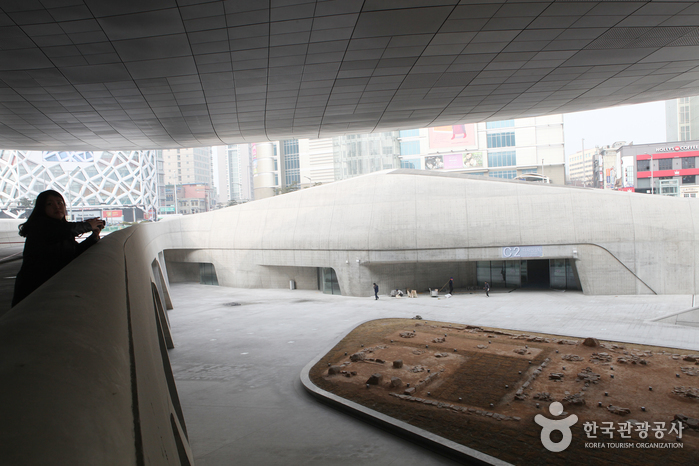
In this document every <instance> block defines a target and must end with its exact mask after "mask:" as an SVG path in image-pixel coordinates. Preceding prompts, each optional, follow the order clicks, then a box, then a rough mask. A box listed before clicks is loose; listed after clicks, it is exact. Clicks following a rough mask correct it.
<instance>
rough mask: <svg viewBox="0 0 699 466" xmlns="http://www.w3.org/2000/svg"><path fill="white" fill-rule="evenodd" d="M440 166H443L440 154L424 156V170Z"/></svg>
mask: <svg viewBox="0 0 699 466" xmlns="http://www.w3.org/2000/svg"><path fill="white" fill-rule="evenodd" d="M440 168H444V160H443V158H442V156H441V155H430V156H427V157H425V170H439V169H440Z"/></svg>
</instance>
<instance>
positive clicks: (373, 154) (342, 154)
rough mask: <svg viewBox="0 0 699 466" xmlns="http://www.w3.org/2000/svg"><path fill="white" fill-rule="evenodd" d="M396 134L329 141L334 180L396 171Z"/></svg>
mask: <svg viewBox="0 0 699 466" xmlns="http://www.w3.org/2000/svg"><path fill="white" fill-rule="evenodd" d="M399 154H400V147H399V144H398V131H390V132H384V133H372V134H351V135H348V136H338V137H334V138H333V159H334V168H335V180H344V179H347V178H352V177H354V176H358V175H364V174H366V173H372V172H375V171H379V170H388V169H391V168H399V167H400V157H399Z"/></svg>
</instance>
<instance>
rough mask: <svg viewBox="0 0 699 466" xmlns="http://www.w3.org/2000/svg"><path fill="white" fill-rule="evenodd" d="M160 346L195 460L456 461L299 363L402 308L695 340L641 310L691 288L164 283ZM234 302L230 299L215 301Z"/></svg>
mask: <svg viewBox="0 0 699 466" xmlns="http://www.w3.org/2000/svg"><path fill="white" fill-rule="evenodd" d="M171 292H172V297H173V300H174V306H175V308H174V309H173V310H171V311H169V318H170V322H171V325H172V333H173V338H174V341H175V349H173V350H170V351H169V355H170V359H171V363H172V367H173V372H174V375H175V379H176V382H177V388H178V392H179V396H180V400H181V402H182V406H183V410H184V415H185V418H186V422H187V429H188V433H189V440H190V444H191V447H192V451H193V455H194V458H195V463H196V464H197V465H198V466H218V465H230V464H236V465H296V464H317V465H343V464H346V465H350V464H351V465H372V466H378V465H418V464H420V465H446V464H456V463H453V462H452V461H450V460H448V459H445V458H442V457H440V456H437V455H435V454H434V453H432V452H430V451H428V450H424V449H422V448H420V447H417V446H415V445H412V444H410V443H409V442H406V441H404V440H402V439H400V438H398V437H395V436H393V435H391V434H389V433H387V432H384V431H382V430H379V429H377V428H374V427H372V426H370V425H368V424H366V423H364V422H362V421H359V420H356V419H354V418H352V417H350V416H348V415H345V414H342V413H340V412H337V411H335V410H334V409H332V408H329V407H327V406H325V405H323V404H320V403H319V402H317V401H315V400H314V399H313V398H311V397H310V396H309V395H308V394H307V393H306V392H305V391H304V389H303V388H302V386H301V384H300V382H299V374H300V372H301V370H302V369H303V367H304V366H305V365H306V364H307V363H308V362H309V361H310V360H312V359H313V358H314V357H315V356H317V355H318V354H319V353H321V352H325V351H327V350H329V349H330V348H331V347H332V346H333V345H334V344H335V343H336V342H337V341H338V340H339V339H340V338H342V337H343V336H344V335H345V334H346V333H347V332H349V331H350V330H351V329H353V328H354V327H355V326H357V325H358V324H360V323H362V322H365V321H367V320H371V319H376V318H385V317H405V318H410V317H414V316H415V315H417V314H419V315H421V316H422V317H423V318H424V319H427V320H442V321H449V322H455V323H465V324H473V325H483V326H494V327H501V328H509V329H514V330H521V331H539V332H547V333H554V334H560V335H568V336H575V337H587V336H593V337H597V338H600V339H612V340H617V341H625V342H632V343H646V344H656V345H666V346H672V347H682V348H687V349H692V350H699V329H697V328H691V327H682V326H676V325H670V324H663V323H651V322H648V321H647V320H648V319H652V318H656V317H660V316H663V315H666V314H671V313H673V312H678V311H681V310H684V309H689V308H690V307H691V305H692V297H691V296H688V295H683V296H678V295H672V296H586V295H583V294H582V293H579V292H559V291H515V292H511V293H508V292H498V290H494V291H491V297H490V298H486V297H485V295H484V294H482V293H474V294H469V293H468V292H463V293H459V292H458V290H457V293H456V294H455V296H454V297H452V298H449V299H447V298H444V297H442V298H440V299H437V298H430V297H428V296H427V295H425V294H421V295H419V297H418V298H417V299H408V298H389V297H387V296H381V299H380V300H378V301H375V300H374V299H373V297H370V298H356V297H347V296H337V295H324V294H322V293H320V292H317V291H308V290H294V291H289V290H251V289H236V288H225V287H215V286H205V285H196V284H176V285H173V286H172V289H171ZM226 303H238V304H240V305H239V306H226V305H225V304H226Z"/></svg>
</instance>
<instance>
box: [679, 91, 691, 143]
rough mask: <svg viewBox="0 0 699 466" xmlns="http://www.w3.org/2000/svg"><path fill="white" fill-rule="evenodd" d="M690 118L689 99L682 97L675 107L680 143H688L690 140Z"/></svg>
mask: <svg viewBox="0 0 699 466" xmlns="http://www.w3.org/2000/svg"><path fill="white" fill-rule="evenodd" d="M690 118H691V115H690V112H689V97H683V98H681V99H680V102H679V105H678V107H677V122H678V124H679V129H680V134H679V136H680V141H688V140H689V139H691V130H690V128H691V127H690Z"/></svg>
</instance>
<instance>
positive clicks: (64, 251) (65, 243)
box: [12, 217, 97, 306]
mask: <svg viewBox="0 0 699 466" xmlns="http://www.w3.org/2000/svg"><path fill="white" fill-rule="evenodd" d="M26 227H29V228H26ZM24 231H25V233H26V241H25V243H24V253H23V255H22V267H21V268H20V270H19V272H18V273H17V278H16V279H15V293H14V296H13V297H12V305H13V306H14V305H15V304H17V303H18V302H20V301H21V300H23V299H24V298H26V297H27V296H28V295H29V294H30V293H32V292H33V291H34V290H36V289H37V288H39V286H41V285H42V284H43V283H44V282H45V281H46V280H48V279H49V278H51V277H53V276H54V275H55V274H56V272H58V271H59V270H61V269H62V268H63V267H65V266H66V265H67V264H68V263H69V262H70V261H72V260H73V259H75V258H76V257H78V256H79V255H80V254H82V252H83V251H85V250H86V249H87V248H89V247H90V246H92V245H93V244H95V243H96V242H97V239H95V238H93V237H92V236H90V237H88V238H87V239H86V240H85V241H83V242H82V243H78V242H77V241H75V237H76V236H80V235H82V234H83V233H88V232H90V231H92V227H91V226H90V224H89V223H88V222H66V221H65V220H55V219H52V218H48V217H39V218H37V219H36V220H35V221H34V222H32V224H31V225H26V224H25V230H24Z"/></svg>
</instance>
